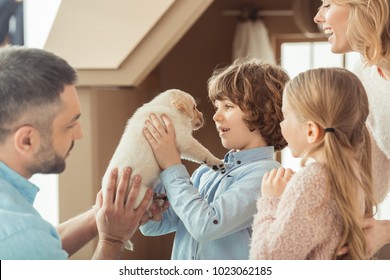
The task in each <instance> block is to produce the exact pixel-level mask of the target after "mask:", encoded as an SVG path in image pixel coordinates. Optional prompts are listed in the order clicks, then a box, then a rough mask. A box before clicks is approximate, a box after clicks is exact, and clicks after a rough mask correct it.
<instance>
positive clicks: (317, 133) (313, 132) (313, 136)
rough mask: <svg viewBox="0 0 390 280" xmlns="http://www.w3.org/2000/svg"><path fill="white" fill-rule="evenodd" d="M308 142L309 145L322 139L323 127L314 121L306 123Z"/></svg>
mask: <svg viewBox="0 0 390 280" xmlns="http://www.w3.org/2000/svg"><path fill="white" fill-rule="evenodd" d="M306 126H307V129H306V140H307V143H309V144H312V143H315V142H317V141H319V140H320V139H321V138H322V134H323V132H322V129H321V127H320V126H319V125H318V124H316V123H315V122H313V121H308V122H307V123H306Z"/></svg>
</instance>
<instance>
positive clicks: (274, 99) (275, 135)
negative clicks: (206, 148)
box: [207, 58, 290, 151]
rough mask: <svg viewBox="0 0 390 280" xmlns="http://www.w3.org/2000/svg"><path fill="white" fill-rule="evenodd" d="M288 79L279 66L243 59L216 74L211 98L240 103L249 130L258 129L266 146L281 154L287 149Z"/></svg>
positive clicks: (210, 79)
mask: <svg viewBox="0 0 390 280" xmlns="http://www.w3.org/2000/svg"><path fill="white" fill-rule="evenodd" d="M289 80H290V78H289V76H288V74H287V73H286V71H285V70H284V69H283V68H282V67H280V66H276V65H271V64H267V63H263V62H261V61H260V60H257V59H243V58H241V59H237V60H235V61H234V62H233V63H232V64H231V65H230V66H228V67H225V68H220V69H216V70H215V71H214V72H213V74H212V75H211V77H210V78H209V80H208V82H207V85H208V91H209V99H210V101H211V102H212V103H214V102H215V101H216V100H223V99H226V98H227V99H230V100H231V101H232V102H233V103H235V104H237V105H238V106H239V107H240V109H241V110H242V111H243V112H244V119H243V120H244V122H245V124H246V125H247V126H248V128H249V129H250V130H251V131H253V130H255V129H256V128H259V131H260V134H261V136H262V137H263V139H264V140H265V141H266V143H267V145H269V146H274V148H275V150H277V151H279V150H282V149H283V148H284V147H286V146H287V142H286V140H285V139H284V138H283V136H282V132H281V128H280V122H281V121H282V120H283V114H282V96H283V90H284V87H285V85H286V83H287V82H288V81H289Z"/></svg>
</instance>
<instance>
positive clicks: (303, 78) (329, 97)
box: [284, 68, 375, 259]
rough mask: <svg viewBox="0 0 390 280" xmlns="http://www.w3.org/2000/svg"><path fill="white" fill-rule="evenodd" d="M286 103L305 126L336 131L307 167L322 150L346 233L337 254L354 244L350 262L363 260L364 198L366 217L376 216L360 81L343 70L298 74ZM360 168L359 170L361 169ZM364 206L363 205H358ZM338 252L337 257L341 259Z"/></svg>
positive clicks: (365, 104) (365, 106) (288, 87)
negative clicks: (315, 125)
mask: <svg viewBox="0 0 390 280" xmlns="http://www.w3.org/2000/svg"><path fill="white" fill-rule="evenodd" d="M284 94H285V95H286V98H287V100H288V102H289V104H290V105H291V107H292V108H293V110H294V112H295V113H296V115H297V116H298V117H299V118H300V119H301V120H302V121H309V120H310V121H313V122H315V123H316V124H317V125H318V126H319V127H321V128H323V129H325V128H333V129H334V132H332V131H331V132H326V133H325V135H324V137H323V139H322V140H321V141H320V142H319V143H318V144H317V145H316V146H314V147H312V148H311V149H310V150H307V151H305V155H304V157H303V159H302V164H303V165H304V164H305V163H306V162H307V160H308V159H309V158H311V157H313V155H314V154H315V153H316V152H318V151H321V152H323V153H324V155H325V161H326V163H325V164H326V167H327V169H328V171H329V181H328V186H329V191H330V196H331V197H330V198H329V199H334V200H335V202H336V205H337V207H338V210H339V213H340V215H341V217H342V220H343V231H342V237H341V240H340V243H339V245H338V248H337V250H336V252H338V251H339V250H340V248H341V247H342V246H344V245H345V244H348V245H349V252H348V256H347V258H350V259H364V255H365V249H366V245H365V239H364V233H363V229H362V220H363V219H362V218H363V217H362V212H361V200H359V193H361V192H360V191H361V190H362V191H363V193H364V195H365V197H364V199H365V216H369V217H372V215H373V211H374V206H375V203H374V199H373V191H372V170H371V168H372V167H371V142H370V135H369V132H368V130H367V127H366V125H365V122H366V119H367V116H368V99H367V95H366V92H365V90H364V87H363V85H362V83H361V82H360V80H359V79H358V78H357V77H356V76H355V75H354V74H352V73H351V72H349V71H348V70H345V69H342V68H319V69H312V70H308V71H306V72H304V73H301V74H299V75H298V76H297V77H295V78H294V79H292V80H291V81H290V82H289V83H287V85H286V88H285V93H284ZM356 166H358V170H356ZM359 201H360V203H359ZM336 252H335V255H334V258H337V256H336Z"/></svg>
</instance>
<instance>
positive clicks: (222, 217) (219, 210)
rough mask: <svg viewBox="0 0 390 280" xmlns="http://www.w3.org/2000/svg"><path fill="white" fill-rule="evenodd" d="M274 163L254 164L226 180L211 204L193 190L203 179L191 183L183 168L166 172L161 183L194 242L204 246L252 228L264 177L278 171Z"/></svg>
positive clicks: (169, 169)
mask: <svg viewBox="0 0 390 280" xmlns="http://www.w3.org/2000/svg"><path fill="white" fill-rule="evenodd" d="M271 162H272V164H271ZM274 163H275V162H274V161H268V163H266V164H264V163H261V162H254V163H251V164H247V165H245V166H243V167H242V168H240V172H239V173H238V174H237V173H236V174H235V175H234V176H232V177H229V176H227V177H226V178H225V180H222V181H221V183H220V185H219V186H218V191H217V193H216V194H215V197H214V199H213V201H212V202H211V203H208V201H207V200H206V199H204V198H203V197H202V196H201V194H200V193H199V192H198V189H197V188H196V187H194V185H195V186H198V185H199V183H200V178H201V176H196V175H195V176H193V178H194V181H193V182H192V181H191V178H190V176H189V174H188V172H187V170H186V168H185V167H184V165H175V166H172V167H170V168H168V169H166V170H165V171H164V172H163V173H162V174H161V179H162V183H163V185H164V186H165V188H166V191H167V196H168V199H169V202H170V205H171V208H172V209H173V211H174V212H175V213H176V214H177V216H178V217H179V219H180V220H181V221H182V222H183V223H184V225H185V227H186V229H187V231H188V232H189V233H190V234H191V236H192V237H193V238H194V239H195V240H197V241H199V242H205V241H211V240H215V239H219V238H222V237H224V236H228V235H230V234H232V233H235V232H238V231H240V230H242V229H245V228H250V227H251V224H252V221H253V216H254V214H255V213H256V200H257V198H258V197H259V195H260V187H261V180H262V177H263V175H264V173H265V172H266V171H269V170H270V169H272V168H274V167H277V166H276V165H275V164H274Z"/></svg>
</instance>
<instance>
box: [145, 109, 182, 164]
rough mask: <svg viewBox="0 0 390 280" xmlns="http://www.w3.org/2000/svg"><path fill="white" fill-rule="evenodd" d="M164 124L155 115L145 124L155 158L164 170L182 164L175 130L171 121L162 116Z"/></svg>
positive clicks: (147, 137)
mask: <svg viewBox="0 0 390 280" xmlns="http://www.w3.org/2000/svg"><path fill="white" fill-rule="evenodd" d="M161 119H162V121H163V123H162V122H161V121H160V120H159V119H158V118H157V116H156V115H155V114H152V115H150V120H147V121H146V122H145V128H144V135H145V137H146V139H147V140H148V142H149V144H150V146H151V147H152V150H153V153H154V157H155V158H156V161H157V163H158V165H159V166H160V168H161V169H162V170H165V169H167V168H168V167H170V166H172V165H175V164H180V163H181V159H180V152H179V149H178V148H177V145H176V136H175V128H174V127H173V124H172V122H171V121H170V119H169V118H168V117H167V116H165V115H162V116H161Z"/></svg>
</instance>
